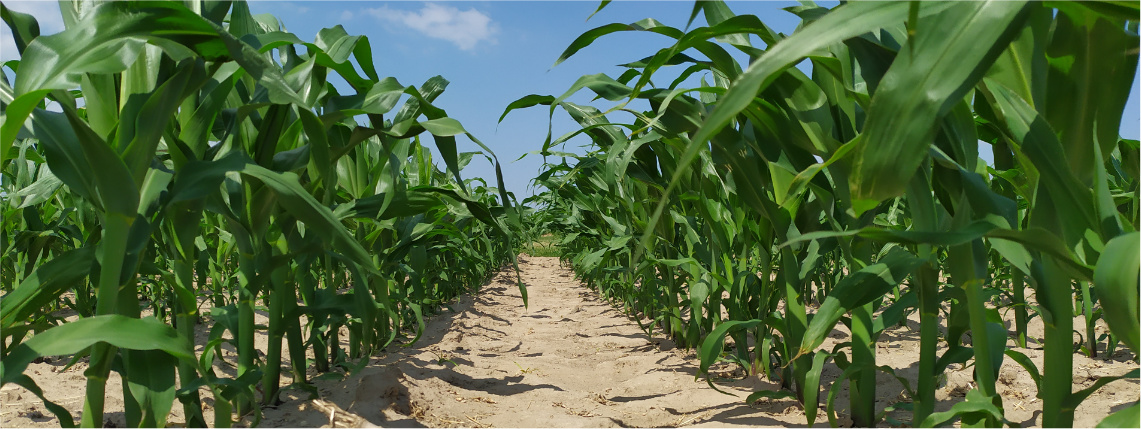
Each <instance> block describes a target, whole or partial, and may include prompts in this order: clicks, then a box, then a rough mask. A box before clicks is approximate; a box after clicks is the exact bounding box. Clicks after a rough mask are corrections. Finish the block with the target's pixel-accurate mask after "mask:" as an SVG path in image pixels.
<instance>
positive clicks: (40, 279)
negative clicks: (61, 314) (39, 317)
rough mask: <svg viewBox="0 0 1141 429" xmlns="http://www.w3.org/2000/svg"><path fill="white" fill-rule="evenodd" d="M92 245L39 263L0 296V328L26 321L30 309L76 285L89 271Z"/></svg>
mask: <svg viewBox="0 0 1141 429" xmlns="http://www.w3.org/2000/svg"><path fill="white" fill-rule="evenodd" d="M94 262H95V246H89V247H80V248H78V249H75V250H69V251H67V252H64V253H62V254H59V255H57V256H55V257H54V258H52V259H51V260H50V261H47V262H45V263H44V264H43V265H40V266H39V267H38V268H37V269H36V270H35V271H33V272H32V273H31V274H30V275H28V277H27V278H26V279H24V281H22V282H20V285H19V286H16V288H15V289H14V290H12V291H11V292H9V293H7V294H5V295H4V296H3V298H0V330H7V329H13V328H15V327H16V326H17V324H20V323H25V322H26V321H27V320H28V318H29V317H31V316H32V314H33V313H35V312H38V311H40V309H42V308H44V307H45V306H47V304H48V303H50V302H52V301H55V300H56V299H58V298H59V296H60V295H62V294H63V293H64V292H67V291H68V290H70V289H71V288H73V287H75V285H76V284H77V283H79V282H80V281H81V280H82V279H83V278H84V277H87V275H88V274H89V273H90V272H91V266H92V263H94Z"/></svg>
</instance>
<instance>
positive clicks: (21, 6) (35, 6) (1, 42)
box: [0, 1, 63, 61]
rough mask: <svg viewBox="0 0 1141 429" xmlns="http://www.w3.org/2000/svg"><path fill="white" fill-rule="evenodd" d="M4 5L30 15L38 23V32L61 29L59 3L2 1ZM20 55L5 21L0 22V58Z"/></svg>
mask: <svg viewBox="0 0 1141 429" xmlns="http://www.w3.org/2000/svg"><path fill="white" fill-rule="evenodd" d="M4 6H7V7H8V8H10V9H12V10H14V11H16V12H21V13H26V14H29V15H32V16H34V17H35V18H36V21H37V22H38V23H39V24H40V34H42V35H50V34H55V33H58V32H60V31H63V15H60V13H59V3H57V2H54V1H53V2H43V1H13V2H8V1H5V2H4ZM19 57H20V53H19V52H18V51H16V39H15V38H13V37H12V30H11V29H10V28H8V25H7V24H6V23H0V59H2V60H3V61H8V60H14V59H16V58H19Z"/></svg>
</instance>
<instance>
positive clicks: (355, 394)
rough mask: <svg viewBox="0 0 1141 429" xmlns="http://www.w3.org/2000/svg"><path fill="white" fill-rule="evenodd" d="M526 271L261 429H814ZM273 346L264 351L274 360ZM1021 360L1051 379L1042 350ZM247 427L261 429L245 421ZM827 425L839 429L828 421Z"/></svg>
mask: <svg viewBox="0 0 1141 429" xmlns="http://www.w3.org/2000/svg"><path fill="white" fill-rule="evenodd" d="M520 268H521V269H522V279H523V281H524V282H525V283H526V284H527V286H528V293H529V301H530V302H529V304H530V305H529V307H526V308H525V307H524V306H523V303H522V299H521V298H520V296H519V290H518V288H517V287H516V286H515V284H514V282H513V281H514V274H513V273H510V272H506V273H503V274H500V275H499V276H498V277H496V278H495V279H494V280H492V281H491V282H490V283H489V284H488V285H486V286H484V288H483V289H482V291H481V293H480V294H479V295H477V296H474V297H473V296H468V297H464V298H462V299H459V300H458V301H457V302H455V303H453V304H451V305H449V306H448V307H447V308H444V309H441V310H440V313H439V314H437V315H435V316H433V317H432V318H431V320H430V321H429V323H428V326H427V329H426V331H425V333H424V336H423V337H422V338H421V339H420V341H418V342H417V343H415V344H413V345H412V346H410V347H397V346H394V347H390V350H389V351H388V353H386V354H382V355H380V356H377V357H374V358H373V359H372V360H371V361H370V362H369V365H368V366H367V367H366V368H365V369H363V370H361V371H359V372H357V373H354V374H351V375H349V376H347V377H336V376H333V377H322V379H321V380H317V381H316V382H315V384H316V385H317V387H318V390H319V391H320V393H321V397H320V398H319V399H312V400H311V399H309V398H308V395H307V394H306V393H305V392H302V391H299V390H286V391H285V392H284V393H283V394H282V399H283V400H285V402H284V403H282V404H280V405H278V406H276V407H273V408H267V409H264V410H263V411H264V420H262V421H261V422H260V426H264V427H318V426H323V427H331V426H341V427H345V426H357V427H360V426H397V427H423V426H431V427H437V426H461V427H490V426H497V427H503V426H506V427H617V426H636V427H676V426H695V427H703V426H704V427H709V426H713V427H736V426H750V427H752V426H780V427H787V426H801V427H802V426H804V425H805V417H804V413H803V412H802V411H801V408H800V406H799V404H798V403H797V402H796V401H795V400H794V399H776V400H768V399H762V400H761V401H759V402H757V403H755V404H746V403H745V402H744V398H745V396H747V395H748V394H750V393H752V392H753V391H756V390H759V389H775V388H776V385H775V384H774V383H771V382H769V381H767V380H761V379H759V378H756V377H752V378H743V377H740V376H739V375H740V373H739V371H735V368H733V367H732V366H729V365H727V364H721V365H719V366H718V368H717V370H718V372H719V373H720V374H722V375H725V376H732V375H734V374H736V375H738V377H736V379H729V380H726V381H719V382H718V387H719V388H720V389H721V390H724V391H726V392H730V393H733V394H736V395H738V396H729V395H722V394H719V393H717V392H715V391H713V390H712V389H710V388H709V386H708V385H707V384H706V382H705V381H704V380H696V381H695V377H694V375H695V373H696V369H697V367H698V362H697V359H696V357H695V356H694V354H693V353H692V352H691V351H685V350H679V349H676V348H674V346H673V344H672V342H670V341H668V340H664V339H662V337H661V336H660V334H658V335H655V336H654V337H653V338H649V337H647V336H646V335H645V334H644V333H643V332H642V331H641V329H639V328H638V326H637V324H636V323H635V322H634V321H632V320H629V319H628V318H627V317H626V316H624V315H623V314H622V313H621V312H620V311H617V310H615V309H614V308H613V307H611V306H610V305H609V304H607V303H606V302H603V301H601V300H600V299H599V298H598V296H597V295H596V294H595V293H593V292H592V291H590V290H588V289H586V288H585V287H583V286H582V285H581V284H580V283H579V282H578V281H577V280H576V279H575V278H574V277H573V275H572V273H571V272H570V271H569V270H567V269H565V268H563V267H560V266H559V264H558V259H557V258H540V257H522V258H521V259H520ZM1077 322H1080V318H1079V319H1078V320H1077V321H1076V323H1075V327H1078V326H1082V325H1080V324H1079V323H1077ZM841 328H842V326H841ZM1030 335H1031V337H1035V336H1038V337H1040V336H1041V321H1040V320H1038V319H1035V320H1034V321H1032V323H1031V325H1030ZM847 337H848V334H847V332H846V331H844V330H843V329H839V330H837V331H836V332H834V333H833V335H832V336H831V337H830V338H829V339H828V340H827V342H826V343H825V344H824V345H823V346H822V347H824V348H825V349H831V347H832V346H833V345H835V344H837V343H840V342H843V341H846V340H847ZM262 338H263V339H262V340H261V341H262V344H259V346H258V347H259V348H260V349H262V350H264V348H263V347H264V337H262ZM877 345H878V347H879V349H878V352H877V363H878V364H879V365H888V366H890V367H892V368H894V369H895V371H896V373H897V374H898V375H900V376H902V377H904V378H907V379H909V380H911V384H912V385H914V383H915V377H916V373H917V371H918V364H917V359H918V328H917V323H916V321H915V320H911V321H909V322H908V326H907V327H900V328H895V329H892V330H890V331H888V332H885V334H884V336H883V337H881V340H880V342H879V343H877ZM1017 350H1019V351H1021V352H1023V353H1025V354H1026V355H1027V356H1028V357H1030V358H1031V360H1033V361H1034V362H1035V363H1036V364H1037V365H1038V366H1039V368H1041V365H1042V350H1041V349H1040V348H1038V349H1035V348H1034V347H1031V348H1029V349H1017ZM940 352H941V351H940ZM286 356H288V355H287V354H286ZM1131 359H1132V355H1131V354H1130V353H1129V352H1118V353H1117V354H1115V356H1110V357H1109V359H1104V358H1097V359H1089V358H1086V357H1084V356H1080V355H1075V356H1074V384H1073V388H1074V390H1079V389H1082V388H1084V387H1088V386H1090V385H1091V384H1092V383H1093V382H1094V380H1096V378H1097V377H1101V376H1110V375H1120V374H1123V373H1125V372H1128V371H1129V370H1130V369H1132V368H1136V367H1137V366H1138V365H1137V364H1136V363H1134V362H1133V361H1132V360H1131ZM65 363H66V360H60V359H53V360H50V361H48V362H43V363H36V364H33V365H32V366H30V367H29V369H28V374H29V375H30V376H31V377H32V378H33V379H35V380H36V381H37V382H38V383H39V384H40V386H41V387H42V388H43V389H44V390H45V391H46V392H47V395H48V396H49V398H51V399H54V400H57V401H58V402H60V403H61V404H62V405H64V406H66V407H68V408H69V409H71V410H72V412H73V414H78V411H79V410H80V409H81V406H82V400H83V397H82V395H81V394H82V386H83V383H84V379H83V376H82V371H83V370H84V369H86V366H85V365H84V364H82V363H81V364H78V365H76V366H74V367H72V368H71V369H69V370H67V371H61V369H62V368H63V367H64V365H65ZM288 365H289V363H288V361H286V362H284V363H283V366H284V367H285V369H284V370H283V378H284V380H283V384H288V383H289V382H290V380H288ZM220 370H221V371H223V372H232V371H233V369H232V368H221V369H220ZM839 373H840V371H839V370H838V369H837V368H836V367H835V366H833V365H831V364H829V365H828V366H826V367H825V372H824V377H823V378H824V380H822V383H821V384H822V388H823V389H827V388H829V387H830V385H831V381H832V380H833V379H834V378H835V377H836V376H838V375H839ZM311 374H312V373H311ZM971 381H972V380H971V368H970V367H968V368H965V369H964V368H961V367H960V366H959V365H953V366H952V367H951V368H950V369H949V370H948V371H947V373H946V380H945V382H942V383H940V388H939V390H938V391H937V392H936V399H937V400H938V401H940V403H939V404H937V407H936V409H937V410H946V409H949V408H950V406H951V405H952V404H954V403H955V402H959V401H961V400H962V396H964V395H965V393H966V391H967V390H969V389H970V386H971ZM845 384H846V383H845ZM879 384H880V385H879V388H878V389H877V394H878V395H877V396H878V399H879V402H880V403H879V404H878V406H877V409H883V408H884V407H885V406H888V405H891V404H893V403H896V402H900V401H905V400H906V395H905V394H903V388H902V385H901V384H900V383H899V382H898V381H896V380H895V379H894V378H892V377H891V376H889V375H886V374H881V376H880V383H879ZM119 386H120V384H119V380H118V377H115V376H113V379H112V380H110V382H109V383H108V392H109V394H108V423H111V424H117V425H119V426H121V425H122V424H123V422H122V413H121V409H122V408H121V407H122V405H121V402H120V400H119V399H113V398H115V397H116V396H118V392H119V391H120V389H121V387H119ZM998 391H999V393H1000V394H1002V395H1003V404H1004V407H1005V409H1006V413H1007V414H1006V417H1007V419H1008V420H1010V421H1011V422H1014V423H1017V424H1020V425H1022V426H1038V425H1040V424H1041V423H1040V422H1041V401H1040V400H1037V399H1036V398H1035V393H1036V391H1037V389H1036V387H1035V386H1034V384H1033V381H1031V379H1030V377H1029V376H1028V375H1027V374H1026V372H1025V371H1023V369H1022V368H1021V367H1020V366H1018V365H1017V364H1015V363H1014V362H1012V361H1011V360H1009V359H1006V360H1005V361H1004V363H1003V366H1002V368H1001V371H1000V376H999V385H998ZM825 392H826V390H825ZM0 395H2V396H0V399H2V400H3V404H2V406H0V426H3V427H13V426H58V424H59V423H58V421H56V420H55V419H54V418H52V417H51V415H50V413H47V412H46V410H44V409H43V407H42V405H41V404H40V403H39V401H38V400H37V399H36V398H35V397H34V396H33V395H31V394H30V393H28V392H26V391H24V390H23V389H21V388H19V387H16V386H5V387H4V389H3V391H2V394H0ZM824 395H825V393H822V394H821V396H822V397H823V396H824ZM1139 396H1141V395H1139V387H1138V381H1137V380H1121V381H1116V382H1113V383H1110V384H1108V385H1107V386H1105V387H1103V388H1102V389H1100V390H1098V391H1097V392H1096V393H1094V394H1093V395H1092V396H1090V397H1089V399H1087V400H1086V401H1085V402H1083V403H1082V405H1081V406H1080V407H1079V408H1078V410H1077V412H1076V419H1075V426H1076V427H1090V426H1094V425H1096V424H1097V422H1098V421H1100V420H1101V418H1102V417H1104V416H1105V415H1107V414H1109V413H1110V412H1112V411H1116V410H1118V409H1121V408H1124V407H1125V406H1127V405H1128V404H1130V403H1132V402H1134V401H1137V400H1138V397H1139ZM204 398H207V399H204V402H205V403H206V404H210V403H211V401H210V400H209V399H208V395H204ZM846 405H847V387H846V385H845V386H841V390H840V394H839V397H838V398H837V401H836V406H837V409H838V412H839V415H840V423H841V424H842V425H844V424H849V425H850V420H849V419H847V418H846V412H845V410H844V408H845V407H846ZM116 407H118V408H116ZM822 408H823V407H822ZM211 411H212V409H210V408H209V407H208V408H207V421H212V420H211V419H212V416H210V415H209V414H210V412H211ZM888 417H893V418H895V419H898V420H903V421H906V420H909V419H910V413H909V412H893V413H889V414H888ZM170 421H171V422H172V424H178V423H179V422H182V421H184V419H183V417H182V415H181V405H180V404H176V405H175V409H174V411H173V412H172V414H171V417H170ZM244 423H246V424H249V423H251V422H250V421H249V419H248V418H247V419H246V420H245V421H244ZM881 425H882V426H888V425H889V423H887V422H884V423H882V424H881ZM817 426H827V419H826V418H825V417H824V415H823V411H822V412H821V414H820V415H819V417H818V418H817Z"/></svg>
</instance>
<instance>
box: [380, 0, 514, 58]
mask: <svg viewBox="0 0 1141 429" xmlns="http://www.w3.org/2000/svg"><path fill="white" fill-rule="evenodd" d="M366 12H367V13H368V14H370V15H372V16H375V17H377V18H379V19H381V20H382V21H387V22H390V23H393V24H398V25H403V26H405V27H408V28H411V29H413V30H416V31H418V32H420V33H423V34H424V35H425V36H428V37H432V38H436V39H443V40H447V41H449V42H452V43H455V44H456V46H457V47H459V48H460V49H462V50H465V51H467V50H471V49H473V48H475V46H476V45H477V44H479V43H480V42H483V41H486V42H488V43H495V42H496V40H495V34H496V33H498V32H499V26H498V25H497V24H495V23H494V22H492V21H491V17H489V16H487V15H485V14H484V13H483V12H480V11H478V10H475V9H474V8H471V9H468V10H465V11H461V10H459V9H458V8H455V7H452V6H442V5H438V4H435V3H426V4H425V5H424V7H423V8H421V9H420V11H419V12H409V11H403V10H396V9H389V8H388V6H387V5H385V6H381V7H379V8H371V9H366Z"/></svg>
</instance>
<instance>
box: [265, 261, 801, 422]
mask: <svg viewBox="0 0 1141 429" xmlns="http://www.w3.org/2000/svg"><path fill="white" fill-rule="evenodd" d="M520 268H521V269H522V277H523V282H524V283H525V284H527V285H528V297H529V304H530V305H529V308H524V307H523V302H522V299H521V298H520V295H519V290H518V288H517V287H516V286H515V284H514V283H513V281H512V280H513V279H512V277H513V276H509V275H508V274H507V273H505V274H501V275H500V276H499V277H497V278H496V279H495V280H492V282H491V284H489V285H487V286H485V287H484V288H483V290H482V292H481V293H480V294H479V295H478V296H476V297H474V298H472V297H465V298H464V299H462V300H461V301H460V302H459V303H457V304H455V305H453V306H452V308H453V310H455V313H449V312H447V311H445V312H443V314H439V315H437V316H434V317H433V318H432V320H431V321H430V323H429V325H428V327H427V330H426V332H425V335H424V337H423V338H421V339H420V341H419V342H417V343H416V344H415V345H414V346H413V347H411V348H406V349H398V350H395V351H393V352H391V353H389V354H388V355H386V356H382V357H381V358H379V361H378V362H377V363H378V364H379V365H376V364H374V365H371V367H370V368H367V369H365V370H363V371H361V372H360V373H358V374H357V375H355V376H352V377H349V378H348V379H346V380H343V381H340V382H336V383H331V384H327V385H322V386H321V388H320V390H321V391H322V396H323V397H324V399H323V400H319V401H315V402H307V401H291V402H289V403H286V404H283V405H282V406H280V407H278V408H277V409H276V410H267V413H266V418H267V421H264V422H262V425H263V426H321V425H329V424H330V421H329V420H330V415H332V416H333V420H335V423H336V424H337V426H341V425H346V426H348V425H352V426H367V425H378V426H394V425H395V426H421V425H427V426H467V427H473V426H474V427H484V426H495V427H618V426H634V427H672V426H703V425H710V426H718V427H725V426H798V425H799V426H803V425H804V422H805V420H804V415H803V413H802V412H801V411H800V409H799V407H798V406H797V405H796V402H795V401H794V400H791V399H786V400H777V401H773V402H772V403H769V404H766V405H756V406H752V407H750V406H747V405H745V404H744V401H743V398H744V397H745V396H747V395H748V394H749V393H752V392H753V391H754V390H755V389H758V388H765V387H768V388H772V387H773V386H771V385H768V384H767V383H764V382H759V381H753V382H738V383H736V384H730V385H725V387H724V388H723V389H727V390H728V391H731V392H734V393H737V394H738V395H741V396H740V397H734V396H727V395H722V394H719V393H717V392H715V391H713V390H712V389H710V388H709V387H708V385H707V384H706V383H705V382H704V381H695V380H694V372H695V370H696V364H695V362H694V361H692V360H691V359H685V358H683V355H682V354H681V353H680V352H678V351H677V350H673V349H672V345H671V344H670V343H669V342H668V341H663V340H661V337H660V336H659V337H657V339H656V340H657V341H656V343H651V342H649V341H648V340H647V337H646V335H645V334H644V333H643V332H642V331H641V330H640V329H639V328H638V326H637V325H636V324H635V323H634V322H632V321H630V320H629V319H627V318H626V317H625V316H624V315H622V314H621V313H620V312H618V311H617V310H615V309H613V308H612V307H611V306H610V305H609V304H607V303H605V302H603V301H601V300H599V298H598V297H597V295H595V294H594V293H593V292H591V291H590V290H588V289H586V288H584V287H582V285H581V284H580V283H579V282H578V281H577V280H576V279H575V278H574V277H573V275H572V274H571V272H570V271H569V270H567V269H564V268H560V267H559V266H558V259H557V258H539V257H524V258H523V260H521V261H520Z"/></svg>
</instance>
